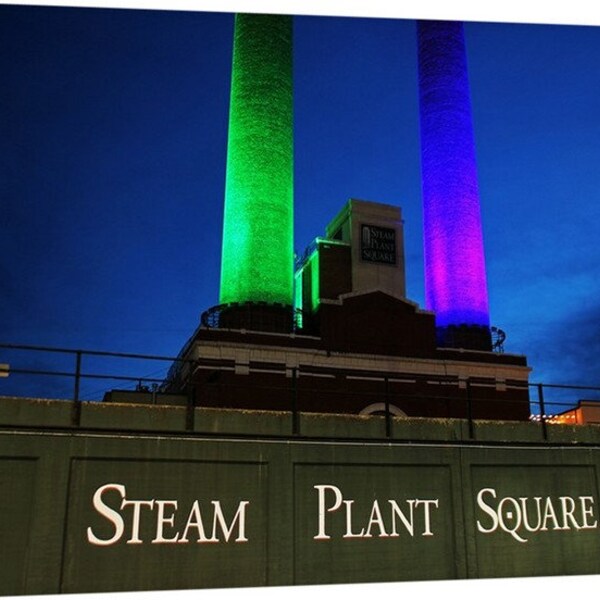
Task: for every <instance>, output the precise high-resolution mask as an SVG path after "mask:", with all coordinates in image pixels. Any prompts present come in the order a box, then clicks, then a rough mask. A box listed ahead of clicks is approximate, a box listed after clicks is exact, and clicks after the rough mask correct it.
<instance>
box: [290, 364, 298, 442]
mask: <svg viewBox="0 0 600 600" xmlns="http://www.w3.org/2000/svg"><path fill="white" fill-rule="evenodd" d="M299 432H300V423H299V421H298V369H297V367H293V368H292V434H293V435H298V433H299Z"/></svg>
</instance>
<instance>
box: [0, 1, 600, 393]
mask: <svg viewBox="0 0 600 600" xmlns="http://www.w3.org/2000/svg"><path fill="white" fill-rule="evenodd" d="M415 33H416V32H415V23H414V21H409V20H384V19H357V18H343V17H331V18H327V17H297V18H296V19H295V32H294V35H295V38H294V61H295V62H294V69H295V73H294V85H295V215H296V240H295V247H296V250H297V252H299V253H300V252H302V251H303V250H304V248H305V247H306V246H307V245H308V243H309V242H310V241H311V240H312V239H313V238H314V237H315V236H317V235H323V234H324V228H325V225H326V224H327V223H328V222H329V220H330V219H331V218H332V217H333V216H334V215H335V214H336V213H337V211H338V210H339V209H340V208H341V206H342V205H343V204H344V203H345V202H346V201H347V199H348V198H351V197H354V198H361V199H367V200H374V201H378V202H383V203H389V204H397V205H399V206H401V208H402V211H403V216H404V221H405V251H406V273H407V295H408V297H409V299H411V300H413V301H415V302H417V303H418V304H419V305H421V306H422V307H423V305H424V288H423V251H422V237H423V235H422V215H421V187H420V148H419V129H418V90H417V73H416V59H417V55H416V39H415V37H416V36H415ZM232 34H233V16H232V15H231V14H218V13H200V12H162V11H131V10H130V11H125V10H114V9H113V10H111V9H83V8H78V9H77V8H75V9H67V8H43V7H28V6H21V7H16V6H15V7H11V6H6V5H3V6H0V73H1V77H2V85H1V86H0V131H1V134H0V145H1V146H0V147H1V156H2V161H1V163H0V195H1V199H0V203H1V211H0V215H1V217H0V227H1V230H2V233H1V234H0V278H1V281H2V286H1V288H0V289H1V290H2V291H1V293H0V315H2V322H3V325H2V327H1V328H0V332H1V334H0V341H3V342H7V343H15V344H35V345H50V346H60V347H69V348H84V349H97V350H111V351H122V352H137V353H149V354H161V355H171V356H175V355H176V354H177V353H178V352H179V350H180V349H181V347H182V345H183V344H184V343H185V341H186V340H187V338H188V337H189V336H190V335H191V334H192V333H193V331H194V329H195V328H196V326H197V325H198V324H199V317H200V314H201V313H202V312H203V311H204V310H206V309H207V308H209V307H210V306H213V305H215V304H217V303H218V287H219V269H220V249H221V248H220V246H221V227H222V215H223V198H224V182H225V156H226V141H227V117H228V96H229V82H230V67H231V65H230V62H231V46H232ZM465 35H466V43H467V53H468V62H469V76H470V81H471V97H472V104H473V119H474V129H475V138H476V148H477V162H478V169H479V187H480V194H481V207H482V215H483V229H484V244H485V252H486V259H487V274H488V286H489V298H490V313H491V322H492V324H493V325H496V326H498V327H500V328H502V329H503V330H504V331H506V333H507V340H506V343H505V350H506V351H507V352H512V353H517V354H525V355H526V356H527V357H528V361H529V364H530V365H531V366H532V367H533V373H532V376H531V379H532V381H536V382H537V381H542V382H549V383H571V384H581V385H584V384H587V385H594V384H597V385H600V367H599V366H598V364H599V362H598V356H600V300H599V299H600V277H599V274H600V249H599V246H598V233H599V230H600V225H599V223H600V202H599V201H598V196H599V195H600V100H599V98H600V74H598V72H597V65H598V64H600V28H597V27H581V26H580V27H575V26H548V25H513V24H485V23H467V24H466V25H465ZM3 356H4V355H3V354H2V353H0V362H10V361H9V360H8V359H4V358H3ZM150 370H151V369H150ZM6 381H7V380H0V394H2V388H1V386H5V385H6V383H5V382H6ZM96 387H97V384H96ZM6 389H8V388H6ZM579 397H593V394H591V393H584V392H582V393H581V394H580V395H579Z"/></svg>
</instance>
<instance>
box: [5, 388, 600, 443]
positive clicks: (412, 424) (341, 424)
mask: <svg viewBox="0 0 600 600" xmlns="http://www.w3.org/2000/svg"><path fill="white" fill-rule="evenodd" d="M73 409H74V404H73V402H72V401H69V400H56V399H42V398H15V397H5V396H4V397H3V396H0V427H27V428H71V427H72V426H73V414H74V411H73ZM187 418H188V414H187V408H186V407H184V406H167V405H149V404H132V403H130V402H127V403H117V402H110V403H108V402H82V403H81V419H80V428H81V429H82V430H85V429H102V430H107V431H115V432H119V431H126V432H129V431H150V432H152V431H155V432H169V433H181V434H182V435H189V431H188V430H187V429H186V427H187ZM298 427H299V430H298V434H299V435H300V436H302V437H313V438H328V439H372V440H380V441H383V442H385V441H386V440H388V439H392V440H395V441H401V440H407V441H432V442H460V441H475V442H483V443H486V442H489V443H507V444H508V443H544V442H545V441H546V442H547V443H550V444H562V445H571V444H572V445H577V444H583V443H585V444H598V445H600V425H555V424H552V425H550V424H548V425H547V427H546V430H547V434H548V436H547V440H544V438H543V430H542V427H541V425H540V424H539V423H532V422H521V421H474V422H473V437H472V438H471V437H470V431H469V424H468V422H467V421H466V420H464V419H429V418H424V417H392V418H391V436H390V438H387V437H386V424H385V417H383V416H380V415H369V416H366V415H334V414H326V413H301V414H299V415H298ZM193 431H194V433H198V434H202V433H206V434H223V435H259V436H260V435H265V436H278V437H293V418H292V414H291V413H290V412H284V411H282V412H277V411H257V410H239V409H221V408H196V409H195V412H194V429H193Z"/></svg>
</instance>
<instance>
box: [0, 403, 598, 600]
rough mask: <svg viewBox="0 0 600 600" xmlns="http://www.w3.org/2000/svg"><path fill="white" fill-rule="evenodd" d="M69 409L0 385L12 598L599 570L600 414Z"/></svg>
mask: <svg viewBox="0 0 600 600" xmlns="http://www.w3.org/2000/svg"><path fill="white" fill-rule="evenodd" d="M71 417H72V405H71V404H70V403H68V402H61V401H34V400H24V399H1V400H0V539H1V540H2V544H1V545H0V593H2V594H20V593H27V594H35V593H58V592H100V591H102V592H106V591H119V590H150V589H177V588H203V587H229V586H260V585H292V584H309V583H319V584H323V583H335V582H367V581H399V580H414V579H452V578H467V577H496V576H524V575H554V574H585V573H600V560H599V558H600V536H599V535H598V519H599V514H600V511H599V505H598V502H599V499H600V490H599V488H598V469H599V468H600V428H598V427H597V426H592V425H590V426H580V427H568V426H549V427H548V434H549V435H548V437H549V441H547V442H546V441H544V440H543V438H542V430H541V428H540V426H539V425H537V424H533V423H512V424H507V425H502V424H498V423H484V422H480V423H477V424H476V425H475V428H474V432H473V433H474V436H473V437H474V439H471V438H470V436H469V431H468V427H467V424H466V423H464V422H463V421H459V420H447V421H444V420H420V419H411V420H406V419H404V420H402V419H397V420H394V422H393V423H392V431H391V434H392V436H391V438H389V439H386V438H385V437H384V435H385V422H384V420H383V419H382V418H380V417H349V416H344V417H341V416H340V417H336V416H331V415H329V416H326V415H302V417H301V419H300V423H299V425H300V433H301V435H300V436H298V437H294V436H292V435H291V431H292V423H291V417H290V416H289V415H288V414H286V413H257V412H250V411H248V412H244V411H223V410H210V409H196V411H195V419H194V424H193V427H194V430H193V431H189V432H186V431H185V427H186V423H187V424H188V426H189V425H190V422H189V420H187V421H186V415H185V409H184V408H178V407H155V406H135V405H118V404H106V405H103V404H93V403H84V405H83V406H82V412H81V427H80V428H79V429H75V428H70V423H71ZM409 440H410V442H409ZM94 503H95V504H94ZM175 503H176V504H175ZM136 511H138V515H137V519H136ZM525 511H527V515H525V514H524V513H525ZM400 513H401V516H400ZM525 516H527V521H525V519H524V517H525ZM136 520H137V526H136Z"/></svg>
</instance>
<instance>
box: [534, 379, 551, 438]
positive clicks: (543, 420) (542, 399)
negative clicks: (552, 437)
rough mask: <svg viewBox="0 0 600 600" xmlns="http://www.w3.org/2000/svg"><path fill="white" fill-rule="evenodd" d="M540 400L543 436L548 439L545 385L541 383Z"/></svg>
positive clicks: (539, 384) (539, 386)
mask: <svg viewBox="0 0 600 600" xmlns="http://www.w3.org/2000/svg"><path fill="white" fill-rule="evenodd" d="M537 389H538V402H539V403H540V423H541V424H542V438H543V439H544V440H547V439H548V429H547V426H546V407H545V405H544V386H543V385H542V384H541V383H538V384H537Z"/></svg>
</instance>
